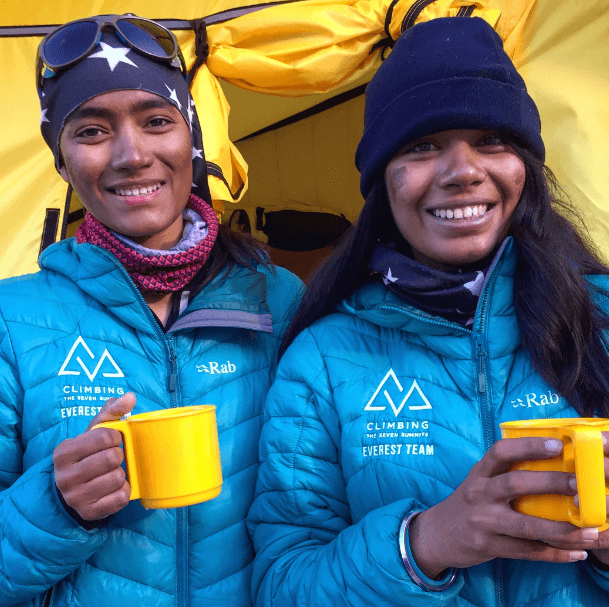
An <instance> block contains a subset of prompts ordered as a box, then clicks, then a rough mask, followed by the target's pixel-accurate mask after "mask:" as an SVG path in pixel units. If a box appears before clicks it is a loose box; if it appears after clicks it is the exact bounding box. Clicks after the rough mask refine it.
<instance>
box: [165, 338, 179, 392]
mask: <svg viewBox="0 0 609 607" xmlns="http://www.w3.org/2000/svg"><path fill="white" fill-rule="evenodd" d="M176 361H177V357H176V354H175V351H174V349H173V344H172V343H170V344H169V363H170V365H171V373H170V374H169V380H168V382H167V388H168V389H169V391H170V392H175V391H176V388H177V386H178V365H177V362H176Z"/></svg>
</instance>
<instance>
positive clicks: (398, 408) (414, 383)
mask: <svg viewBox="0 0 609 607" xmlns="http://www.w3.org/2000/svg"><path fill="white" fill-rule="evenodd" d="M389 378H391V379H392V380H393V384H395V386H396V387H397V389H398V390H399V392H400V396H401V394H402V392H404V388H402V384H400V382H399V380H398V378H397V377H396V376H395V373H394V371H393V369H389V371H388V373H387V375H385V377H384V378H383V381H382V382H381V383H380V384H379V386H378V388H377V389H376V390H375V391H374V394H373V395H372V398H371V399H370V400H369V401H368V404H367V405H366V407H365V408H364V411H384V410H385V409H386V408H387V405H386V404H384V403H383V402H382V398H381V403H380V404H379V403H377V405H376V406H373V403H374V402H375V400H376V397H377V396H378V395H379V393H380V392H381V390H382V391H383V396H384V397H385V399H386V400H387V402H388V403H389V404H390V405H391V408H392V409H393V412H394V413H395V416H396V417H397V416H398V415H399V414H400V411H401V410H402V409H403V408H404V405H405V404H406V403H407V402H408V400H409V399H410V397H411V396H412V395H413V393H416V394H418V395H419V397H420V399H421V400H422V401H423V404H420V405H415V404H412V405H409V406H408V408H409V409H410V410H411V411H421V410H422V409H431V403H430V402H429V401H428V400H427V397H426V396H425V394H423V392H422V391H421V388H419V384H418V383H417V380H416V379H413V380H412V385H411V386H410V389H409V390H408V392H406V396H404V398H403V399H402V400H401V402H400V404H399V405H398V406H396V404H395V402H394V401H393V399H392V398H391V395H390V394H389V392H388V391H387V390H386V389H385V384H386V383H387V382H388V381H389ZM393 384H390V385H389V386H387V387H389V388H392V387H393ZM392 391H393V392H395V390H392Z"/></svg>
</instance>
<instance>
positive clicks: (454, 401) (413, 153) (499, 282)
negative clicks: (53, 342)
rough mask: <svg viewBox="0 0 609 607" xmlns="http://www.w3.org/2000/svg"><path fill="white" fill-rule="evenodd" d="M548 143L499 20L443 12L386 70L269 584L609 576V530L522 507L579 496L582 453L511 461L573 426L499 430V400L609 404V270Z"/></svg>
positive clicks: (403, 596)
mask: <svg viewBox="0 0 609 607" xmlns="http://www.w3.org/2000/svg"><path fill="white" fill-rule="evenodd" d="M543 160H544V146H543V142H542V140H541V136H540V122H539V115H538V113H537V109H536V107H535V104H534V103H533V101H532V99H531V98H530V97H529V96H528V94H527V92H526V88H525V85H524V82H523V81H522V79H521V78H520V76H519V75H518V73H517V72H516V70H515V68H514V66H513V65H512V63H511V61H510V60H509V58H508V57H507V55H506V54H505V52H504V51H503V48H502V43H501V40H500V38H499V37H498V36H497V35H496V34H495V32H494V31H493V29H492V28H491V27H490V26H489V25H488V24H486V23H485V22H484V21H483V20H481V19H464V18H447V19H437V20H435V21H431V22H429V23H425V24H421V25H417V26H415V27H414V28H413V29H411V30H409V31H407V32H406V33H405V34H404V35H403V36H402V37H401V38H400V39H399V40H398V41H397V43H396V44H395V46H394V48H393V50H392V52H391V55H390V56H389V57H388V59H387V60H386V61H385V62H384V64H383V65H382V66H381V67H380V68H379V70H378V72H377V74H376V75H375V76H374V78H373V79H372V81H371V83H370V85H369V86H368V89H367V91H366V109H365V128H364V135H363V137H362V140H361V142H360V145H359V147H358V151H357V156H356V163H357V165H358V168H359V170H360V173H361V189H362V192H363V194H364V196H365V197H366V204H365V205H364V208H363V210H362V213H361V215H360V217H359V220H358V222H357V223H356V225H355V226H354V229H353V230H352V231H351V232H350V234H349V235H348V236H347V237H346V239H345V240H343V242H342V245H341V246H340V247H339V248H338V249H337V250H336V251H335V253H334V254H333V257H332V258H331V259H330V261H329V262H328V263H327V265H326V266H325V267H324V268H323V269H322V270H321V271H320V272H319V273H318V275H317V276H316V277H315V278H314V280H313V282H312V284H311V285H310V288H309V290H308V291H307V294H306V295H305V298H304V300H303V303H302V305H301V308H300V309H299V312H298V313H297V315H296V316H295V319H294V321H293V323H292V325H291V327H290V329H289V330H288V333H287V335H286V338H285V340H284V343H287V344H290V342H292V340H293V343H292V344H291V346H290V347H289V348H287V350H286V351H285V354H284V355H283V357H282V359H281V363H280V365H279V368H278V372H277V377H276V380H275V383H274V385H273V387H272V388H271V391H270V393H269V396H268V398H267V404H266V415H265V425H264V427H263V431H262V437H261V460H262V463H261V466H260V469H259V475H258V485H257V497H256V499H255V501H254V504H253V506H252V510H251V511H250V519H251V531H252V532H253V538H254V547H255V549H256V552H257V557H256V562H255V565H254V578H253V589H254V600H255V602H256V604H257V605H259V606H264V605H281V606H282V607H288V606H290V605H307V606H308V607H317V606H322V605H333V606H334V607H341V606H347V605H376V606H380V605H404V606H406V605H407V606H409V607H412V606H414V605H425V606H426V607H427V606H428V605H455V606H466V605H467V606H468V607H469V606H471V605H477V606H486V605H493V606H495V605H497V606H501V607H507V606H515V605H522V606H524V605H535V606H542V605H543V606H546V605H569V606H581V607H583V606H589V605H600V604H604V603H605V602H606V601H607V599H608V598H609V531H605V532H603V533H600V534H599V532H598V530H597V529H579V528H576V527H574V526H572V525H570V524H569V523H563V522H555V521H549V520H544V519H540V518H536V517H530V516H526V515H523V514H520V513H517V512H515V511H514V510H513V509H512V508H511V507H510V502H511V501H512V500H513V499H515V498H516V497H518V496H520V495H527V494H535V493H540V494H545V493H557V494H565V495H575V494H576V489H575V487H574V486H573V484H572V483H573V482H574V478H571V476H572V475H569V474H566V473H529V474H527V473H526V472H525V473H519V472H509V467H510V465H511V464H512V463H514V462H517V461H521V460H526V459H545V458H551V457H553V456H555V455H556V453H558V452H559V451H560V450H561V448H562V444H561V443H560V441H556V440H546V439H541V438H540V439H512V440H497V439H498V438H499V437H500V432H499V423H500V422H501V421H507V420H514V419H526V418H534V417H554V416H556V417H573V416H577V415H592V414H595V413H596V414H600V415H601V416H605V417H607V416H609V385H608V383H607V369H608V368H609V360H608V357H607V352H606V350H605V347H606V341H605V338H604V337H603V333H602V331H603V328H605V327H606V326H607V324H608V323H607V317H606V314H605V312H604V311H603V310H607V308H608V305H609V302H608V301H607V292H606V291H605V290H604V289H606V288H607V285H608V283H609V281H608V280H607V274H609V270H608V269H607V267H605V266H604V265H602V264H601V263H600V262H599V261H598V260H597V258H596V257H595V256H594V255H593V254H592V253H591V252H590V251H589V249H588V248H586V246H585V245H584V243H583V242H582V240H581V238H580V237H579V236H578V234H577V232H576V231H575V229H574V227H573V226H572V225H571V224H570V223H569V222H568V221H567V220H566V219H564V217H563V216H562V215H559V214H558V213H557V212H556V211H555V210H554V209H553V208H552V203H553V202H555V201H554V200H553V198H552V196H551V194H550V190H549V189H548V183H547V181H546V177H545V174H544V171H543ZM588 274H594V275H597V276H594V277H589V278H588V279H586V278H584V275H588ZM594 285H597V286H594ZM591 300H592V301H591ZM297 334H299V335H298V337H296V338H295V336H296V335H297ZM294 338H295V339H294ZM606 469H608V470H609V463H608V464H607V465H606ZM531 561H536V562H531Z"/></svg>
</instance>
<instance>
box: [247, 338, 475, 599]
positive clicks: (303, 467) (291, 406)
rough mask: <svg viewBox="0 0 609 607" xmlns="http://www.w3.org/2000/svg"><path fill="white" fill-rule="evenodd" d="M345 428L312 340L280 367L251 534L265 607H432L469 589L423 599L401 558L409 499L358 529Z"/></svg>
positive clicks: (412, 504)
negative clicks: (347, 474)
mask: <svg viewBox="0 0 609 607" xmlns="http://www.w3.org/2000/svg"><path fill="white" fill-rule="evenodd" d="M340 432H341V430H340V423H339V419H338V416H337V414H336V410H335V409H334V407H333V402H332V392H331V389H330V386H329V382H328V377H327V373H326V369H325V365H324V361H323V359H322V357H321V355H320V352H319V349H318V348H317V344H316V343H315V340H314V338H313V336H312V334H311V333H310V331H308V330H307V331H305V332H304V333H303V334H301V335H300V336H299V337H298V338H297V339H296V340H295V341H294V343H293V344H292V346H291V347H290V348H289V349H288V351H287V352H286V354H285V356H284V357H283V359H282V361H281V363H280V365H279V368H278V374H277V379H276V381H275V383H274V385H273V387H272V388H271V391H270V393H269V396H268V399H267V403H266V410H265V424H264V428H263V432H262V437H261V443H260V449H261V452H260V458H261V466H260V470H259V476H258V485H257V488H256V499H255V501H254V504H253V506H252V509H251V511H250V521H249V525H250V532H251V533H252V537H253V540H254V547H255V549H256V553H257V556H256V560H255V562H254V574H253V582H252V590H253V599H254V603H255V605H257V606H259V607H262V606H264V607H269V606H276V607H290V606H292V605H298V606H302V607H304V606H305V605H306V606H307V607H328V606H332V607H350V606H352V605H375V606H376V607H380V606H389V605H391V606H408V607H418V606H420V607H433V606H434V605H448V604H450V603H451V602H452V599H454V597H455V596H456V594H457V593H458V592H459V590H460V588H461V587H462V585H463V576H462V574H461V573H459V575H458V578H457V580H456V582H455V583H454V584H453V585H452V586H450V587H449V588H448V589H447V590H445V591H443V592H437V593H436V592H426V591H424V590H422V589H421V588H419V587H418V586H417V585H415V584H414V582H413V581H412V580H411V578H410V577H409V575H408V573H407V572H406V570H405V568H404V565H403V563H402V560H401V557H400V553H399V548H398V531H399V527H400V523H401V522H402V520H403V518H404V516H405V515H407V514H408V513H409V512H411V511H412V510H414V509H415V508H417V507H418V506H419V504H418V503H417V502H416V501H415V500H414V499H404V500H400V501H398V502H395V503H393V504H389V505H387V506H384V507H382V508H379V509H378V510H374V511H372V512H369V513H368V514H367V515H366V516H365V517H364V518H362V519H361V520H360V521H358V522H357V523H355V524H353V523H352V521H351V516H350V508H349V503H348V499H347V494H346V487H345V482H344V478H343V473H342V470H341V466H340V455H339V454H340V450H339V446H340Z"/></svg>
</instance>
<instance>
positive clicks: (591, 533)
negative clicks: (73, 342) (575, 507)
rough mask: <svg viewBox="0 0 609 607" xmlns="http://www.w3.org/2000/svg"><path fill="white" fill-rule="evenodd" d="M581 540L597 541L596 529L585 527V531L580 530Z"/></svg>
mask: <svg viewBox="0 0 609 607" xmlns="http://www.w3.org/2000/svg"><path fill="white" fill-rule="evenodd" d="M582 538H583V539H585V540H596V539H598V529H597V528H596V527H587V528H586V529H582Z"/></svg>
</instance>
